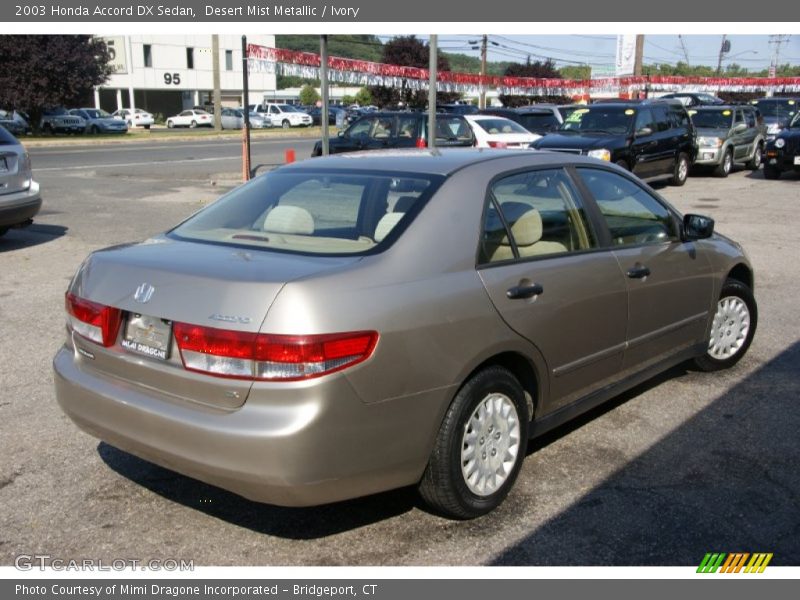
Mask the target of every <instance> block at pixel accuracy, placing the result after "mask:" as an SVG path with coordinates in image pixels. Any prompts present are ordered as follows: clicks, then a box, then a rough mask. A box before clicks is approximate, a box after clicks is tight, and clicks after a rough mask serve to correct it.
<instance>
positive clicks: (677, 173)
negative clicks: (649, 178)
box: [670, 152, 689, 187]
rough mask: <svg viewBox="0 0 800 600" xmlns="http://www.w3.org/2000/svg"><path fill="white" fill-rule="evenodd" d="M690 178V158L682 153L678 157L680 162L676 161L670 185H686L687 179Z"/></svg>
mask: <svg viewBox="0 0 800 600" xmlns="http://www.w3.org/2000/svg"><path fill="white" fill-rule="evenodd" d="M688 176H689V157H688V156H687V155H686V154H684V153H683V152H681V153H680V154H679V155H678V160H676V161H675V170H674V171H673V173H672V179H670V183H671V184H672V185H676V186H678V187H680V186H682V185H683V184H684V183H686V178H687V177H688Z"/></svg>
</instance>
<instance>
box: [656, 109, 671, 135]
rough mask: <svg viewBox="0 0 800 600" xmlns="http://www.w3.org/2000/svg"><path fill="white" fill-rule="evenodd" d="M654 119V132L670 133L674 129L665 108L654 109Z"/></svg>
mask: <svg viewBox="0 0 800 600" xmlns="http://www.w3.org/2000/svg"><path fill="white" fill-rule="evenodd" d="M653 117H654V118H655V123H656V128H655V130H654V131H669V130H670V129H671V127H672V123H670V118H669V114H668V113H667V109H666V108H665V107H663V106H654V107H653Z"/></svg>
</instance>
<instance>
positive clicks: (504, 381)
mask: <svg viewBox="0 0 800 600" xmlns="http://www.w3.org/2000/svg"><path fill="white" fill-rule="evenodd" d="M529 421H530V417H529V416H528V405H527V402H526V400H525V393H524V391H523V389H522V386H521V385H520V383H519V381H518V380H517V378H516V377H514V375H513V374H512V373H511V372H510V371H508V370H507V369H505V368H503V367H499V366H493V367H487V368H486V369H483V370H482V371H479V372H478V373H477V374H475V375H474V376H473V377H472V378H471V379H469V380H468V381H467V382H466V383H465V384H464V386H463V387H462V388H461V389H460V390H459V392H458V394H456V397H455V399H454V400H453V403H452V404H451V405H450V408H449V409H448V411H447V415H446V416H445V418H444V421H443V423H442V426H441V428H440V430H439V434H438V436H437V438H436V443H435V445H434V448H433V452H432V453H431V457H430V460H429V461H428V466H427V468H426V469H425V474H424V475H423V476H422V481H421V482H420V484H419V492H420V495H421V496H422V498H423V499H424V500H425V501H426V502H427V503H428V504H429V505H430V506H431V507H432V508H434V509H435V510H437V511H439V512H440V513H442V514H444V515H447V516H449V517H454V518H457V519H471V518H474V517H478V516H480V515H483V514H486V513H488V512H490V511H492V510H493V509H495V508H496V507H497V506H499V505H500V504H501V503H502V502H503V500H504V499H505V497H506V496H507V495H508V492H509V490H510V489H511V487H512V486H513V485H514V481H515V480H516V478H517V475H518V474H519V470H520V467H521V466H522V460H523V458H524V457H525V450H526V448H527V442H528V423H529Z"/></svg>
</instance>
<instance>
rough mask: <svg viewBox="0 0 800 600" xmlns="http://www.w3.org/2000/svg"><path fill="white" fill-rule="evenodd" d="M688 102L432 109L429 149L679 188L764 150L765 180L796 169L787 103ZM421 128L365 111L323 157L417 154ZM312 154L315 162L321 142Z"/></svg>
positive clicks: (755, 158) (405, 115) (748, 164)
mask: <svg viewBox="0 0 800 600" xmlns="http://www.w3.org/2000/svg"><path fill="white" fill-rule="evenodd" d="M697 96H699V99H698V100H697V101H695V102H694V107H692V108H687V107H686V106H687V104H689V103H684V102H683V99H682V98H666V99H664V98H658V99H651V100H606V101H604V102H597V103H594V104H591V105H568V106H555V105H536V106H530V107H523V108H517V109H498V108H492V109H487V110H484V111H479V112H478V113H473V114H466V115H460V114H457V113H456V112H455V111H454V112H445V111H443V110H439V111H438V113H439V114H438V115H437V133H436V145H437V146H476V147H484V148H520V147H528V146H530V147H531V148H535V149H539V150H550V151H558V152H566V153H571V154H582V155H585V156H589V157H592V158H597V159H600V160H604V161H607V162H613V163H615V164H616V165H618V166H620V167H622V168H624V169H626V170H629V171H631V172H633V173H634V174H636V175H637V176H639V177H640V178H642V179H644V180H646V181H655V180H659V179H667V180H669V181H670V182H671V183H672V184H674V185H683V184H684V183H685V181H686V178H687V177H688V176H689V174H690V172H691V171H692V170H694V171H698V172H703V171H709V172H713V173H714V174H715V175H717V176H719V177H727V176H728V174H729V173H730V172H731V170H732V169H733V168H734V166H735V165H742V166H744V167H745V168H748V169H751V170H758V169H759V168H760V167H761V165H762V163H763V162H764V160H765V154H766V151H767V144H768V142H769V143H770V156H769V157H768V161H767V162H768V167H766V168H765V174H766V173H767V172H768V174H767V175H766V176H767V177H768V178H774V177H778V176H779V175H780V172H781V169H789V168H791V169H794V168H795V167H796V166H800V163H795V162H794V160H795V158H794V157H795V155H794V154H793V153H794V148H795V143H796V142H795V138H796V136H797V135H798V134H799V133H800V131H798V124H799V123H800V121H798V120H797V114H798V113H797V110H796V108H795V107H796V101H795V100H792V99H785V98H781V99H773V98H769V99H763V100H759V101H756V102H753V103H751V104H735V105H734V104H725V103H724V102H722V103H720V102H715V101H712V100H713V99H714V97H713V96H709V95H705V94H698V95H697ZM717 100H718V99H717ZM759 106H764V107H766V108H765V110H767V111H768V113H769V111H770V110H771V111H772V114H773V118H777V115H780V116H781V118H783V117H785V116H788V118H789V120H788V121H786V120H784V121H781V122H780V127H781V129H780V130H779V131H780V132H786V135H782V134H777V135H773V136H770V135H768V133H767V123H768V122H770V121H768V119H767V117H765V116H764V115H763V114H762V113H761V109H760V108H759ZM439 108H441V107H439ZM793 119H794V120H793ZM427 120H428V116H427V114H426V113H415V112H403V111H394V112H392V111H369V112H367V113H366V114H364V115H362V116H361V117H360V118H359V119H357V120H356V121H355V122H353V123H352V124H350V126H348V127H347V128H346V129H345V130H343V131H340V132H339V134H338V136H337V137H335V138H332V139H331V140H329V153H330V154H337V153H341V152H352V151H357V150H375V149H381V148H410V147H421V146H425V145H427V141H426V140H427ZM772 122H773V123H774V122H777V121H772ZM778 140H779V141H778ZM773 142H777V146H776V145H775V143H773ZM311 155H312V156H321V155H322V143H321V142H318V143H317V144H316V145H315V146H314V149H313V150H312V154H311Z"/></svg>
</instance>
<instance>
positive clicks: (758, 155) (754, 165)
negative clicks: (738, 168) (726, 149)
mask: <svg viewBox="0 0 800 600" xmlns="http://www.w3.org/2000/svg"><path fill="white" fill-rule="evenodd" d="M763 158H764V149H763V148H762V147H761V144H757V145H756V149H755V150H753V158H751V159H750V160H749V161H747V164H746V165H745V166H746V167H747V168H748V169H750V170H751V171H758V168H759V167H760V166H761V161H762V159H763Z"/></svg>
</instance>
